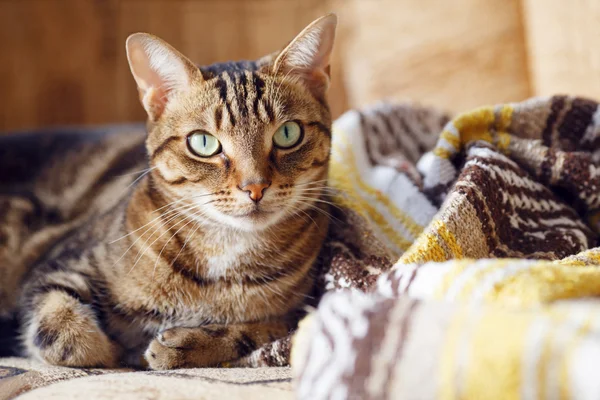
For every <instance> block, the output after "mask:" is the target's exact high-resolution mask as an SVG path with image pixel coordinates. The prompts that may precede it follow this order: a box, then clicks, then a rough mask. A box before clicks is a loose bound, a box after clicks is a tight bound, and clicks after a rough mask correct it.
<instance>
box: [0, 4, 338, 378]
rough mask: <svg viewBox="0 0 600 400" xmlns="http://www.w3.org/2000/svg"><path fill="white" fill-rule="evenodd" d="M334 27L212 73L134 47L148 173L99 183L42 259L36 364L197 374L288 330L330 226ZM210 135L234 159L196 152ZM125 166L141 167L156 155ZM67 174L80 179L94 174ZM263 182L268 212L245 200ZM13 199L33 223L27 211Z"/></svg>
mask: <svg viewBox="0 0 600 400" xmlns="http://www.w3.org/2000/svg"><path fill="white" fill-rule="evenodd" d="M335 25H336V18H335V16H333V15H328V16H325V17H323V18H321V19H319V20H317V21H315V22H313V23H312V24H311V25H310V26H309V27H307V28H306V29H305V30H304V31H303V32H302V33H300V34H299V35H298V36H297V37H296V39H294V40H293V41H292V42H291V43H290V44H289V45H288V46H287V47H286V48H285V49H284V50H282V51H281V52H279V53H276V54H273V55H270V56H267V57H264V58H262V59H259V60H258V61H255V62H238V63H227V64H217V65H213V66H209V67H200V68H197V67H195V66H194V65H193V64H192V63H191V62H190V61H189V60H187V59H186V58H185V57H183V56H182V55H181V54H179V53H178V52H177V51H176V50H174V49H173V48H172V47H170V46H169V45H168V44H166V43H164V42H163V41H161V40H160V39H158V38H156V37H153V36H151V35H147V34H135V35H132V36H131V37H130V38H129V39H128V44H127V50H128V57H129V61H130V65H131V69H132V73H133V75H134V78H135V79H136V81H137V83H138V88H139V91H140V98H141V101H142V104H143V106H144V108H145V109H146V111H147V112H148V116H149V120H148V125H147V127H148V129H147V130H148V134H147V136H146V138H145V148H146V152H147V158H148V163H149V165H148V167H149V169H148V170H147V171H146V173H145V175H144V176H143V177H141V179H139V180H138V181H137V182H135V183H134V184H133V185H132V188H133V189H131V190H129V191H128V190H126V184H129V183H130V182H131V181H132V178H131V177H129V178H127V179H125V178H123V179H121V180H119V184H118V185H116V187H115V188H114V189H113V188H110V190H109V187H110V185H109V184H108V183H106V182H104V183H102V181H98V179H99V175H98V174H89V176H87V178H88V179H94V180H90V181H88V182H87V189H88V190H87V191H85V194H80V195H79V197H77V201H76V202H75V203H76V205H75V206H74V205H69V210H71V209H79V210H87V211H78V212H77V213H75V214H74V215H76V216H78V217H77V218H65V220H66V221H75V222H72V223H71V225H68V224H67V225H66V227H64V228H63V229H62V230H61V231H60V233H59V234H57V237H61V238H62V240H60V241H59V242H58V243H56V239H55V238H54V237H48V238H47V240H46V243H48V244H47V245H45V246H42V247H41V248H43V250H44V251H46V255H45V257H44V258H43V261H41V262H39V263H37V265H35V266H34V267H33V268H32V272H31V273H30V275H29V276H28V278H27V279H26V281H25V282H26V283H25V285H24V289H23V293H22V296H21V304H20V306H21V311H22V315H23V321H24V328H23V344H24V347H25V348H26V351H27V353H28V354H30V355H32V356H34V357H36V358H38V359H41V360H44V361H46V362H49V363H53V364H60V365H69V366H107V367H108V366H115V365H117V364H120V363H125V364H129V365H140V364H141V365H148V366H149V367H151V368H154V369H165V368H176V367H198V366H210V365H218V364H220V363H223V362H228V361H233V360H236V359H239V358H240V357H244V356H246V355H248V354H249V353H250V352H251V351H252V350H254V349H255V348H257V347H259V346H261V345H263V344H265V343H268V342H269V341H272V340H274V339H276V338H279V337H283V336H285V335H286V334H287V333H288V331H289V329H290V328H291V327H292V326H293V323H294V318H293V316H294V314H295V312H296V311H297V310H298V309H300V308H301V307H302V305H303V303H304V302H305V300H306V296H307V294H308V293H309V291H310V290H311V288H312V284H313V275H314V274H313V273H312V272H313V271H312V270H313V268H312V267H313V264H314V262H315V259H316V257H317V255H318V253H319V250H320V247H321V244H322V242H323V240H324V237H325V234H326V232H327V227H328V211H327V200H324V199H325V198H326V195H327V188H326V185H325V183H326V179H327V166H328V160H329V151H330V141H331V137H330V136H331V134H330V127H331V117H330V113H329V108H328V106H327V102H326V89H327V85H328V81H329V54H330V51H331V46H332V44H333V37H334V30H335ZM286 121H295V122H297V123H298V124H299V125H300V126H301V127H302V132H303V137H302V139H301V142H300V143H299V144H298V145H297V146H295V147H293V148H290V149H286V150H281V149H278V148H275V147H274V145H273V142H272V140H273V139H272V137H273V134H274V132H275V131H276V130H277V128H278V127H279V126H281V125H282V124H283V123H285V122H286ZM197 130H203V131H207V132H209V133H211V134H212V135H214V136H215V137H217V138H218V140H219V141H220V143H221V145H222V150H223V151H222V152H221V153H219V154H217V155H214V156H212V157H209V158H201V157H198V156H197V155H195V154H194V153H193V152H191V151H190V149H189V147H188V145H187V137H188V135H189V134H190V133H191V132H194V131H197ZM131 137H133V136H131ZM135 138H137V139H136V140H138V142H137V143H138V145H139V144H140V141H139V138H140V136H139V135H138V136H135ZM120 146H121V147H124V148H125V146H124V145H120ZM120 154H121V156H122V157H125V158H126V159H129V160H130V162H131V163H132V164H136V163H139V164H142V168H143V160H142V157H139V156H138V157H137V158H136V159H134V158H133V157H132V156H131V155H130V154H128V153H127V152H126V151H124V150H123V151H120ZM71 156H72V157H75V155H71ZM90 157H91V158H92V160H88V161H87V162H94V160H93V158H94V155H90ZM129 157H131V158H129ZM109 161H110V160H109ZM133 161H136V162H133ZM112 162H114V163H116V162H117V161H115V160H113V161H112ZM64 163H65V164H66V165H63V167H62V168H64V169H65V170H66V169H69V170H70V171H69V173H72V172H77V171H78V169H80V168H83V167H82V166H81V165H68V162H66V161H65V162H64ZM103 168H107V167H106V166H104V167H103ZM138 168H139V165H138ZM54 173H57V170H54ZM60 174H61V176H66V175H64V174H66V172H64V170H62V171H61V172H60ZM73 176H77V174H74V175H73ZM59 181H60V179H57V178H56V177H53V182H59ZM256 182H259V183H261V184H262V185H264V186H265V187H266V190H264V192H263V198H262V199H261V200H260V201H259V202H256V201H252V200H251V199H250V197H249V192H248V191H246V190H243V189H241V188H245V187H246V186H247V185H249V184H254V183H256ZM56 184H57V185H58V186H60V185H61V183H56ZM107 185H108V186H107ZM63 189H64V190H63V192H64V191H68V185H67V187H65V188H63ZM123 191H125V192H128V194H125V195H122V196H121V198H117V197H111V198H110V199H109V200H110V201H109V200H106V199H105V197H106V194H110V193H113V194H115V193H122V192H123ZM56 192H57V193H61V190H56ZM100 194H102V195H103V196H104V197H100V199H102V200H103V201H102V202H101V203H100V204H101V205H102V206H100V205H98V204H96V203H98V197H97V196H99V195H100ZM15 199H16V200H15ZM8 201H12V202H14V203H15V205H14V206H13V208H14V209H15V210H20V209H23V210H24V211H22V212H23V213H27V207H28V205H27V204H28V203H27V202H25V203H24V205H23V206H22V207H21V206H20V205H19V204H17V203H18V202H19V201H20V200H19V199H18V198H17V197H9V199H8ZM61 202H62V200H60V199H59V200H58V204H61ZM65 204H66V203H65ZM15 212H16V211H15ZM15 218H21V220H22V217H19V216H17V217H15ZM59 225H60V224H59ZM67 233H68V234H67ZM15 246H16V247H18V246H17V245H15ZM41 253H42V251H41V250H40V254H41ZM13 263H14V264H19V265H21V267H19V268H20V269H21V270H22V271H24V270H25V269H26V267H23V266H24V265H26V264H27V263H25V262H21V261H20V260H19V261H14V262H13ZM0 268H2V267H0ZM23 273H24V272H23ZM17 275H19V274H15V275H14V276H17ZM20 276H22V273H21V274H20V275H19V276H18V277H17V278H15V279H16V280H17V281H18V280H19V279H20ZM7 297H10V296H8V295H7ZM7 308H10V306H7Z"/></svg>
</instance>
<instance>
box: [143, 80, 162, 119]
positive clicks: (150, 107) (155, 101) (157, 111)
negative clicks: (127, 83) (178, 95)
mask: <svg viewBox="0 0 600 400" xmlns="http://www.w3.org/2000/svg"><path fill="white" fill-rule="evenodd" d="M167 94H168V93H167V92H166V91H165V90H162V89H161V88H154V87H149V88H148V89H147V90H146V91H145V93H144V94H143V98H142V105H143V106H144V108H145V109H146V112H147V113H148V116H149V117H150V119H151V120H152V121H156V120H157V119H158V118H160V116H161V115H162V113H163V111H164V110H165V107H166V105H167Z"/></svg>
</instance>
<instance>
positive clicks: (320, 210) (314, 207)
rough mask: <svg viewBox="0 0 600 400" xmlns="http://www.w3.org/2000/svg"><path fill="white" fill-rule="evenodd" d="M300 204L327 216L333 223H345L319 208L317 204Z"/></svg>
mask: <svg viewBox="0 0 600 400" xmlns="http://www.w3.org/2000/svg"><path fill="white" fill-rule="evenodd" d="M311 200H314V199H311ZM298 203H300V204H303V205H305V206H307V207H310V208H313V209H314V210H315V211H317V212H320V213H321V214H323V215H325V216H326V217H327V218H329V219H330V221H332V222H334V221H335V222H339V223H340V224H343V221H341V220H340V219H339V218H336V217H334V216H333V215H332V214H330V213H328V212H327V211H325V210H323V209H322V208H320V207H318V206H317V205H315V204H311V203H308V202H306V201H304V200H300V201H299V202H298Z"/></svg>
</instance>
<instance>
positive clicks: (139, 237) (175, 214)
mask: <svg viewBox="0 0 600 400" xmlns="http://www.w3.org/2000/svg"><path fill="white" fill-rule="evenodd" d="M186 207H191V208H193V207H196V205H188V206H185V207H181V208H180V209H175V210H171V211H169V212H167V213H165V214H163V215H159V216H158V217H156V218H155V219H153V220H152V221H154V223H153V224H152V225H151V226H149V227H148V228H147V229H146V230H145V231H144V232H142V234H141V235H139V236H138V237H137V238H136V239H135V240H134V241H133V243H131V245H129V247H128V248H127V249H126V250H125V252H124V253H123V254H122V255H121V257H119V258H118V259H117V261H115V263H114V264H113V266H114V265H117V263H119V261H121V260H122V259H123V257H125V255H126V254H127V253H128V252H129V250H131V248H133V246H135V244H136V243H137V242H138V241H139V240H140V239H142V238H143V237H144V235H146V233H148V232H149V231H150V229H152V228H154V227H156V230H158V229H159V228H160V227H162V226H164V225H165V224H166V223H168V222H170V221H172V220H173V219H174V218H176V217H177V216H179V215H181V214H180V213H179V211H180V210H181V209H182V208H186ZM168 215H171V217H170V218H169V219H168V220H166V221H163V223H162V224H161V225H160V226H158V227H157V226H156V225H157V223H158V222H159V221H158V220H159V219H160V218H164V217H166V216H168ZM152 221H151V222H152ZM146 225H148V224H146ZM146 225H144V226H146ZM139 229H141V228H139ZM139 229H136V231H138V230H139ZM156 230H155V231H154V232H152V234H151V235H150V236H149V237H148V239H146V242H144V245H145V243H147V242H148V240H149V239H150V237H152V235H154V233H155V232H156ZM132 233H134V232H131V233H129V234H127V235H125V236H129V235H131V234H132ZM111 243H114V242H111ZM138 254H139V253H138Z"/></svg>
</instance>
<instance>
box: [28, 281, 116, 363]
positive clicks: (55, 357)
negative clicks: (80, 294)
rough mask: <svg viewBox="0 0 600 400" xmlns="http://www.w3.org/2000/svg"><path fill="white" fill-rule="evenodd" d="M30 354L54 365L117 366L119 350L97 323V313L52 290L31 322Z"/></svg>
mask: <svg viewBox="0 0 600 400" xmlns="http://www.w3.org/2000/svg"><path fill="white" fill-rule="evenodd" d="M31 322H32V323H31V325H30V327H29V330H28V334H27V336H28V340H27V347H28V350H29V352H30V354H33V355H34V356H36V357H37V358H39V359H41V360H43V361H45V362H47V363H49V364H54V365H61V366H68V367H115V366H116V365H117V362H118V351H117V348H116V346H115V345H114V344H113V343H112V342H111V341H110V339H109V338H108V337H107V336H106V334H105V333H104V332H103V331H102V330H101V329H100V327H99V326H98V324H97V323H96V320H95V316H94V314H93V312H92V311H91V310H90V309H89V308H88V307H87V306H85V305H83V304H81V303H80V302H79V301H77V300H76V299H74V298H72V297H70V296H67V295H65V294H64V293H60V292H59V293H56V294H55V293H52V294H50V295H49V296H48V300H47V302H46V303H45V304H44V306H42V308H41V309H40V310H39V311H38V314H37V315H36V316H35V318H34V319H33V320H32V321H31Z"/></svg>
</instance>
